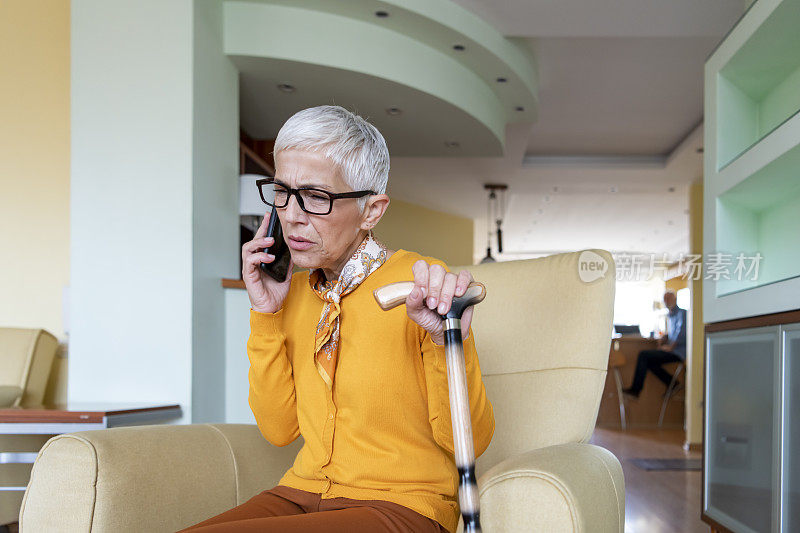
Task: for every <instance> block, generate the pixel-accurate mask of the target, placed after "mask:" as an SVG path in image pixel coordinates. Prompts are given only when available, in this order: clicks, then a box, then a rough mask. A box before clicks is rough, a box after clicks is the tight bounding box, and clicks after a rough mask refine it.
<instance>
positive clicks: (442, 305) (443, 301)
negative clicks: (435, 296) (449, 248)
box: [436, 272, 458, 315]
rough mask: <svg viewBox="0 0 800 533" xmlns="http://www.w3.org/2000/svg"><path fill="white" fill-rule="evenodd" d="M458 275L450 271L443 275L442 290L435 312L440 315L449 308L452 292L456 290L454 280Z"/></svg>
mask: <svg viewBox="0 0 800 533" xmlns="http://www.w3.org/2000/svg"><path fill="white" fill-rule="evenodd" d="M457 279H458V276H456V275H455V274H453V273H452V272H448V273H447V274H445V276H444V282H443V283H442V292H441V294H440V295H439V307H438V308H437V310H436V312H437V313H439V314H440V315H443V314H445V313H447V312H448V311H449V310H450V304H451V303H452V302H453V293H454V292H455V290H456V280H457Z"/></svg>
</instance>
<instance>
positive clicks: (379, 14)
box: [375, 11, 389, 19]
mask: <svg viewBox="0 0 800 533" xmlns="http://www.w3.org/2000/svg"><path fill="white" fill-rule="evenodd" d="M375 16H376V17H378V18H382V19H385V18H386V17H388V16H389V13H387V12H386V11H376V12H375Z"/></svg>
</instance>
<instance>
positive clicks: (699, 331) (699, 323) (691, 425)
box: [686, 179, 705, 445]
mask: <svg viewBox="0 0 800 533" xmlns="http://www.w3.org/2000/svg"><path fill="white" fill-rule="evenodd" d="M689 253H690V254H697V255H699V254H702V253H703V180H702V179H699V180H697V181H695V182H693V183H692V184H691V186H690V187H689ZM698 277H699V278H700V279H697V280H690V281H689V290H690V292H691V296H692V312H691V325H690V328H689V332H690V333H691V337H690V342H691V346H690V349H689V360H688V363H687V368H688V371H687V373H688V379H687V386H686V443H687V444H694V445H697V444H700V443H702V442H703V404H702V402H703V380H704V379H705V378H704V374H703V354H704V344H705V342H704V338H705V335H704V331H703V330H704V326H703V280H702V276H698Z"/></svg>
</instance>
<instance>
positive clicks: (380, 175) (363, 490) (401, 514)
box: [189, 106, 494, 533]
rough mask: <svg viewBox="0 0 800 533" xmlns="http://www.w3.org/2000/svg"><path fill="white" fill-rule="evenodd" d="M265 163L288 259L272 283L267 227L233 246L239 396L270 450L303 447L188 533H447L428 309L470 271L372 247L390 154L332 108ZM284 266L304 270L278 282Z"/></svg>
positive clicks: (475, 423)
mask: <svg viewBox="0 0 800 533" xmlns="http://www.w3.org/2000/svg"><path fill="white" fill-rule="evenodd" d="M274 154H275V178H274V180H270V183H268V184H267V185H266V186H268V187H271V188H273V189H274V198H275V200H274V202H273V203H274V207H275V210H274V211H273V212H272V216H274V215H275V214H277V215H278V217H279V219H280V224H281V227H282V229H283V234H284V236H285V238H286V242H287V244H288V246H289V248H290V250H291V262H290V265H289V273H288V274H287V277H286V280H285V281H283V282H277V281H275V280H273V279H272V278H271V277H270V276H269V275H267V274H264V273H262V271H261V269H260V268H259V263H262V262H263V263H269V262H271V261H273V260H274V257H273V256H272V255H270V254H268V253H265V251H264V249H265V248H267V247H269V246H270V245H272V244H273V240H272V239H271V238H264V235H265V233H266V227H267V223H268V220H267V218H268V217H265V220H264V223H263V224H262V225H261V228H260V229H259V230H258V232H257V233H256V236H255V238H254V239H253V240H252V241H250V242H248V243H247V244H245V245H244V246H243V247H242V259H243V272H242V275H243V279H244V282H245V286H246V287H247V293H248V295H249V297H250V302H251V304H252V307H251V310H250V338H249V340H248V343H247V353H248V357H249V359H250V372H249V381H250V396H249V402H250V407H251V409H252V410H253V414H254V415H255V419H256V422H257V423H258V427H259V429H260V431H261V433H262V434H263V435H264V437H265V438H266V439H267V440H268V441H269V442H270V443H272V444H274V445H275V446H286V445H287V444H289V443H291V442H293V441H294V440H295V439H296V438H297V437H299V436H300V435H302V436H303V439H304V445H303V447H302V449H301V450H300V452H299V453H298V454H297V457H296V459H295V461H294V465H293V466H292V467H291V468H290V469H289V470H288V471H287V472H286V473H285V474H284V476H283V477H282V478H281V479H280V481H279V483H278V485H277V486H275V487H273V488H272V489H269V490H265V491H264V492H261V493H260V494H257V495H256V496H254V497H253V498H251V499H250V500H249V501H247V502H245V503H244V504H242V505H239V506H238V507H235V508H233V509H231V510H229V511H227V512H224V513H222V514H220V515H218V516H215V517H213V518H210V519H208V520H206V521H204V522H201V523H200V524H197V525H195V526H193V527H191V528H189V529H191V530H192V531H198V532H212V531H213V532H217V531H259V532H265V531H276V532H277V531H280V532H293V531H298V532H299V531H303V532H316V531H320V532H321V531H325V532H339V531H341V532H347V533H357V532H361V531H364V532H366V531H369V532H395V533H400V532H413V533H420V532H437V531H448V532H451V533H452V532H454V531H455V530H456V526H457V523H458V515H459V506H458V501H457V490H458V472H457V470H456V466H455V462H454V457H453V454H454V450H453V431H452V423H451V419H450V402H449V395H448V385H447V371H446V366H445V348H444V334H443V321H442V319H441V317H440V315H439V314H440V313H446V312H447V311H448V309H449V308H450V303H451V301H452V299H453V297H454V295H455V296H460V295H462V294H463V293H464V292H465V290H466V288H467V285H468V284H469V283H470V281H471V280H472V277H471V275H470V274H469V272H467V271H461V272H460V273H459V274H458V275H456V274H454V273H451V272H449V271H448V270H447V268H446V266H445V264H444V263H442V262H441V261H439V260H436V259H433V258H430V257H422V256H420V255H419V254H417V253H415V252H412V251H408V250H402V249H400V250H388V249H387V248H386V246H384V245H383V244H382V243H381V242H379V241H377V240H376V239H375V238H374V237H373V235H372V229H373V228H374V227H375V225H376V224H377V223H378V221H380V219H381V217H382V216H383V214H384V213H385V212H386V208H387V207H388V205H389V197H388V196H387V195H386V194H385V191H386V183H387V180H388V174H389V153H388V150H387V148H386V143H385V141H384V139H383V136H382V135H381V134H380V132H378V130H377V129H376V128H375V127H374V126H373V125H371V124H370V123H368V122H367V121H365V120H364V119H363V118H361V117H359V116H357V115H354V114H352V113H350V112H349V111H347V110H345V109H343V108H341V107H338V106H320V107H314V108H309V109H305V110H303V111H300V112H298V113H296V114H295V115H294V116H292V117H291V118H290V119H289V120H288V121H286V123H285V124H284V125H283V127H282V128H281V130H280V132H279V133H278V137H277V139H276V141H275V151H274ZM341 193H353V194H348V195H347V196H345V197H339V196H337V195H338V194H341ZM267 197H268V196H267V195H266V194H265V195H264V198H267ZM292 266H297V267H302V268H303V269H307V270H301V271H299V272H296V273H294V274H292ZM412 278H413V280H414V284H415V287H414V289H413V291H412V292H411V294H410V295H409V296H408V298H407V300H406V305H405V306H404V307H403V306H400V307H396V308H394V309H392V310H390V311H382V310H381V309H380V307H379V306H378V305H377V303H376V301H375V299H374V297H373V295H372V291H373V290H375V289H376V288H378V287H381V286H383V285H386V284H388V283H392V282H396V281H405V280H409V279H412ZM472 311H473V310H472V309H468V310H466V311H465V313H464V315H463V318H462V321H461V324H462V333H463V336H464V354H465V359H466V370H467V382H468V386H469V400H470V409H471V416H472V431H473V436H474V443H475V455H476V457H477V456H478V455H480V454H481V453H483V451H484V450H485V449H486V448H487V446H488V445H489V442H490V441H491V439H492V434H493V432H494V415H493V412H492V406H491V404H490V403H489V400H488V398H487V397H486V391H485V389H484V386H483V382H482V380H481V371H480V366H479V365H478V356H477V354H476V351H475V342H474V339H473V337H472V335H471V330H470V322H471V319H472Z"/></svg>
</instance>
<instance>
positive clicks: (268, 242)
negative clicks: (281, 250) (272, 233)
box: [242, 237, 275, 257]
mask: <svg viewBox="0 0 800 533" xmlns="http://www.w3.org/2000/svg"><path fill="white" fill-rule="evenodd" d="M274 243H275V239H274V238H272V237H260V238H255V239H253V240H252V241H247V242H246V243H244V245H243V246H242V257H244V256H245V255H249V254H251V253H253V252H255V251H261V250H262V249H264V248H269V247H270V246H272V245H273V244H274Z"/></svg>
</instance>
